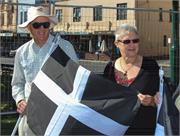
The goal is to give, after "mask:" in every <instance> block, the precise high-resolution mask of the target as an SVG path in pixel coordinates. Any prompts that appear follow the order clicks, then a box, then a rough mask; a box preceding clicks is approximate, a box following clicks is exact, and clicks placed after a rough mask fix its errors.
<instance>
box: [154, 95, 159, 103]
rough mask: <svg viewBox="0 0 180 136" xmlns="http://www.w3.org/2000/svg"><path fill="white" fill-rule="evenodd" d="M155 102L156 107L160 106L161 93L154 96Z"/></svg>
mask: <svg viewBox="0 0 180 136" xmlns="http://www.w3.org/2000/svg"><path fill="white" fill-rule="evenodd" d="M154 102H155V103H156V105H158V104H160V93H159V92H157V93H156V94H155V95H154Z"/></svg>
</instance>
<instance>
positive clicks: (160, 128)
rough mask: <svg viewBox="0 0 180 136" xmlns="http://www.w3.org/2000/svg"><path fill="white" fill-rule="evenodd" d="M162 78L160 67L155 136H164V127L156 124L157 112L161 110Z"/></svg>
mask: <svg viewBox="0 0 180 136" xmlns="http://www.w3.org/2000/svg"><path fill="white" fill-rule="evenodd" d="M163 76H164V71H163V69H162V66H161V67H160V70H159V78H160V83H159V84H160V85H159V94H160V103H159V104H158V107H157V116H156V130H155V136H159V135H161V136H164V127H163V126H161V125H160V124H159V123H158V117H159V112H160V109H161V105H162V102H163V91H164V90H163V89H164V79H163Z"/></svg>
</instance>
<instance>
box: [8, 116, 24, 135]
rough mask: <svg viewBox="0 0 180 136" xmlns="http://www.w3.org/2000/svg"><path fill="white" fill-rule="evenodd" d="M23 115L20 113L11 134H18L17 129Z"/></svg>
mask: <svg viewBox="0 0 180 136" xmlns="http://www.w3.org/2000/svg"><path fill="white" fill-rule="evenodd" d="M22 117H23V115H19V118H18V120H17V122H16V125H15V127H14V129H13V131H12V133H11V136H15V135H16V132H17V129H18V126H19V123H20V122H21V119H22Z"/></svg>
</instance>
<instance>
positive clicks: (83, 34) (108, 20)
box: [54, 0, 172, 56]
mask: <svg viewBox="0 0 180 136" xmlns="http://www.w3.org/2000/svg"><path fill="white" fill-rule="evenodd" d="M54 10H55V11H54V12H55V13H54V14H56V15H57V17H58V19H59V24H58V25H57V26H56V27H55V29H54V31H57V32H61V33H62V34H64V35H69V39H70V40H71V41H76V42H77V44H79V45H77V46H78V47H79V46H81V48H82V50H84V51H88V43H89V40H91V39H93V40H92V43H93V48H94V50H95V51H97V50H98V49H99V47H100V44H101V42H102V40H104V39H105V41H106V43H107V46H108V48H109V50H110V51H112V50H114V49H113V46H114V45H113V42H114V36H113V33H114V31H115V29H116V28H117V27H118V26H119V25H120V24H123V23H131V24H133V25H136V26H137V28H138V30H139V33H140V38H141V42H140V52H141V54H143V55H145V56H168V54H169V48H170V44H171V43H170V41H171V38H172V36H171V35H172V30H171V28H172V12H171V11H172V1H171V0H166V1H162V0H111V1H109V0H98V1H97V0H90V1H84V0H61V1H58V2H56V5H55V9H54ZM168 41H169V42H168ZM74 44H75V45H76V43H74ZM80 44H81V45H80ZM82 45H83V46H82Z"/></svg>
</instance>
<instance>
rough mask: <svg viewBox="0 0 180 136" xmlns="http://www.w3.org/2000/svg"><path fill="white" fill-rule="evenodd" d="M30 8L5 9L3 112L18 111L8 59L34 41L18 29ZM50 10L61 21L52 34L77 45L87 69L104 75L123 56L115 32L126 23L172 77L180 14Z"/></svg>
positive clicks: (145, 50) (79, 8)
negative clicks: (176, 18) (176, 23)
mask: <svg viewBox="0 0 180 136" xmlns="http://www.w3.org/2000/svg"><path fill="white" fill-rule="evenodd" d="M30 6H33V4H19V5H17V4H15V3H14V4H12V3H11V4H10V5H7V3H5V4H4V5H3V6H1V15H2V16H1V17H2V18H1V19H2V21H1V28H2V29H1V33H0V34H1V35H0V38H1V58H5V60H7V61H5V64H1V69H2V71H1V112H10V111H15V109H16V107H15V103H14V100H13V99H12V96H11V86H10V82H11V78H12V72H13V65H9V64H10V63H9V61H8V59H7V58H10V59H12V60H13V58H14V55H15V50H16V49H17V48H18V47H20V46H21V45H22V44H23V43H25V42H26V41H28V40H30V39H31V37H30V35H29V34H28V33H26V32H24V31H22V30H20V29H19V28H18V27H17V24H19V23H22V22H23V21H25V20H26V14H27V12H26V11H27V9H28V8H29V7H30ZM50 6H51V7H50V9H51V12H52V14H54V15H56V16H57V18H58V20H59V22H58V24H57V25H56V26H55V27H54V29H53V30H51V31H52V32H51V33H52V34H55V33H61V35H62V37H63V38H64V39H67V40H69V41H70V42H71V43H72V44H73V46H74V48H75V50H76V52H77V55H78V56H79V58H80V64H82V65H83V66H84V67H86V68H88V69H90V70H92V71H94V72H96V73H98V74H99V73H102V72H103V69H104V66H105V65H106V63H107V61H109V60H110V59H115V58H116V57H117V56H118V55H119V51H118V49H116V48H115V46H114V35H113V33H114V31H115V29H116V28H117V27H118V26H120V25H121V24H123V23H130V24H133V25H136V26H137V28H138V30H139V34H140V39H141V42H140V46H139V47H140V53H141V54H142V55H144V56H148V57H151V58H152V57H153V58H155V59H156V60H157V61H158V63H159V64H160V65H162V66H164V68H165V70H166V76H169V77H170V76H171V75H170V73H169V67H171V66H170V64H171V63H170V62H169V59H170V53H171V52H170V51H171V47H172V46H173V37H172V16H173V14H180V13H179V12H174V11H171V10H162V9H158V10H155V9H151V10H150V9H143V8H141V9H140V8H139V9H137V8H126V5H124V6H125V8H122V7H118V8H117V7H101V6H100V7H99V6H98V7H97V6H96V7H94V6H80V5H78V6H73V5H71V6H69V5H68V6H67V5H57V4H55V5H53V6H52V5H50ZM12 7H13V8H12ZM9 8H10V11H9ZM11 12H12V13H13V14H12V15H13V16H11V18H8V19H10V20H11V19H12V21H8V22H7V20H6V19H3V18H5V17H6V16H8V13H11ZM15 18H16V19H15ZM102 41H104V43H103V42H102ZM102 43H103V44H105V45H103V44H102ZM101 46H106V48H107V50H106V51H103V50H100V49H101ZM178 57H179V56H178ZM162 60H163V61H162ZM178 60H179V58H178ZM162 62H163V63H162ZM177 64H178V63H177ZM176 67H179V65H176ZM177 80H179V79H177Z"/></svg>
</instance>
